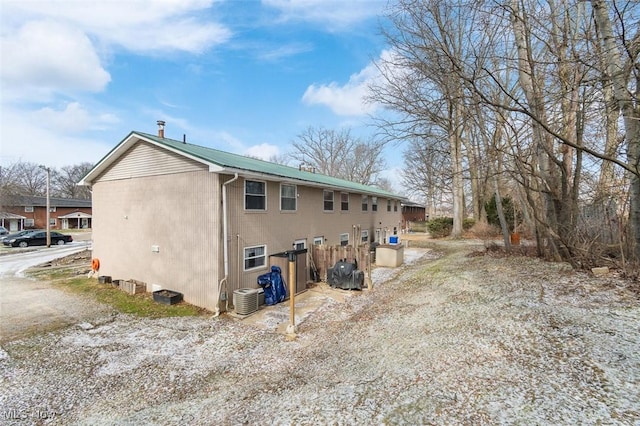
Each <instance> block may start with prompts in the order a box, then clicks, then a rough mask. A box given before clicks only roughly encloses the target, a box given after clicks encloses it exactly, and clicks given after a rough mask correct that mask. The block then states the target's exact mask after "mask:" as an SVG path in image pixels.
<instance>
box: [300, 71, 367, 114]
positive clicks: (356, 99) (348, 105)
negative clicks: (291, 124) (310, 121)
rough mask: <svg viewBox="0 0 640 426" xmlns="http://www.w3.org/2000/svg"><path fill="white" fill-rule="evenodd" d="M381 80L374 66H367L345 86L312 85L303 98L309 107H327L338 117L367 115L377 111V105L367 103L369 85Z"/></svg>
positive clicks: (333, 83)
mask: <svg viewBox="0 0 640 426" xmlns="http://www.w3.org/2000/svg"><path fill="white" fill-rule="evenodd" d="M378 78H379V73H378V70H377V69H376V67H375V65H374V64H369V65H367V66H366V67H365V68H364V69H363V70H362V71H360V72H358V73H356V74H353V75H351V77H349V81H348V82H347V83H346V84H344V85H342V86H341V85H339V84H338V83H336V82H331V83H329V84H324V85H316V84H312V85H311V86H309V87H308V88H307V90H306V91H305V92H304V95H303V96H302V101H303V102H304V103H306V104H307V105H326V106H328V107H329V108H331V110H332V111H333V112H334V113H335V114H338V115H350V116H358V115H366V114H369V113H372V112H374V111H375V110H376V108H377V105H376V104H374V103H369V102H367V101H366V100H365V99H366V96H367V95H368V94H369V84H371V83H372V82H374V81H375V80H376V79H378Z"/></svg>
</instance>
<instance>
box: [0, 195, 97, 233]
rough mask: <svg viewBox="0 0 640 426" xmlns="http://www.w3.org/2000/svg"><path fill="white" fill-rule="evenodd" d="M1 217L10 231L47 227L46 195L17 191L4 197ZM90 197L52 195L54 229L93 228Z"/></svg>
mask: <svg viewBox="0 0 640 426" xmlns="http://www.w3.org/2000/svg"><path fill="white" fill-rule="evenodd" d="M2 204H3V205H2V207H1V209H2V210H3V211H2V212H0V218H1V219H2V222H3V223H7V224H8V225H9V226H6V225H3V226H5V227H7V229H9V230H10V231H20V230H22V229H45V228H46V227H47V197H36V196H29V195H14V196H9V197H6V198H5V199H3V200H2ZM91 218H92V209H91V200H78V199H74V198H55V197H51V198H50V199H49V221H50V224H51V226H50V227H51V229H85V228H91Z"/></svg>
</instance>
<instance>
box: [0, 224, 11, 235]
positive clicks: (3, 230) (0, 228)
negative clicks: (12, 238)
mask: <svg viewBox="0 0 640 426" xmlns="http://www.w3.org/2000/svg"><path fill="white" fill-rule="evenodd" d="M8 233H9V231H8V230H7V228H5V227H4V226H0V236H3V235H7V234H8Z"/></svg>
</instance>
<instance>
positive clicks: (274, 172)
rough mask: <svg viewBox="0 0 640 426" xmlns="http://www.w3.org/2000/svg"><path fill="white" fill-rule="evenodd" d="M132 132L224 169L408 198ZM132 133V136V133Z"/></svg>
mask: <svg viewBox="0 0 640 426" xmlns="http://www.w3.org/2000/svg"><path fill="white" fill-rule="evenodd" d="M131 135H138V136H141V137H142V138H144V139H148V140H151V141H153V142H154V143H157V144H159V145H162V146H166V147H168V148H171V149H173V150H175V151H179V152H182V153H184V154H186V155H189V156H191V157H195V158H198V159H201V160H203V161H206V162H208V163H213V164H215V165H217V166H220V167H222V168H225V169H232V170H233V169H235V170H238V171H246V172H251V173H259V174H265V175H270V176H274V177H277V178H280V179H291V180H295V181H303V182H309V183H310V184H315V185H321V186H326V187H328V188H338V189H341V190H345V191H349V192H358V193H363V194H371V195H376V196H381V197H387V198H394V199H405V197H403V196H401V195H398V194H393V193H391V192H388V191H384V190H382V189H379V188H376V187H373V186H369V185H363V184H360V183H356V182H351V181H348V180H344V179H338V178H335V177H331V176H327V175H323V174H320V173H313V172H308V171H304V170H299V169H297V168H295V167H290V166H285V165H282V164H277V163H271V162H269V161H263V160H259V159H257V158H251V157H245V156H242V155H238V154H232V153H230V152H224V151H219V150H217V149H213V148H206V147H204V146H199V145H194V144H190V143H185V142H183V141H178V140H174V139H168V138H160V137H158V136H156V135H151V134H148V133H143V132H132V133H131ZM131 135H130V136H131Z"/></svg>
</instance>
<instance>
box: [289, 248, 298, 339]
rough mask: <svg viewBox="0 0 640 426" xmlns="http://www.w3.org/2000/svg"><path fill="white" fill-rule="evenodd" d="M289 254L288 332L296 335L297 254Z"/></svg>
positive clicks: (291, 252)
mask: <svg viewBox="0 0 640 426" xmlns="http://www.w3.org/2000/svg"><path fill="white" fill-rule="evenodd" d="M288 255H289V325H288V326H287V334H291V335H295V334H296V333H297V332H298V327H296V303H295V297H296V296H295V295H296V254H295V252H293V251H290V252H289V253H288Z"/></svg>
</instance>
